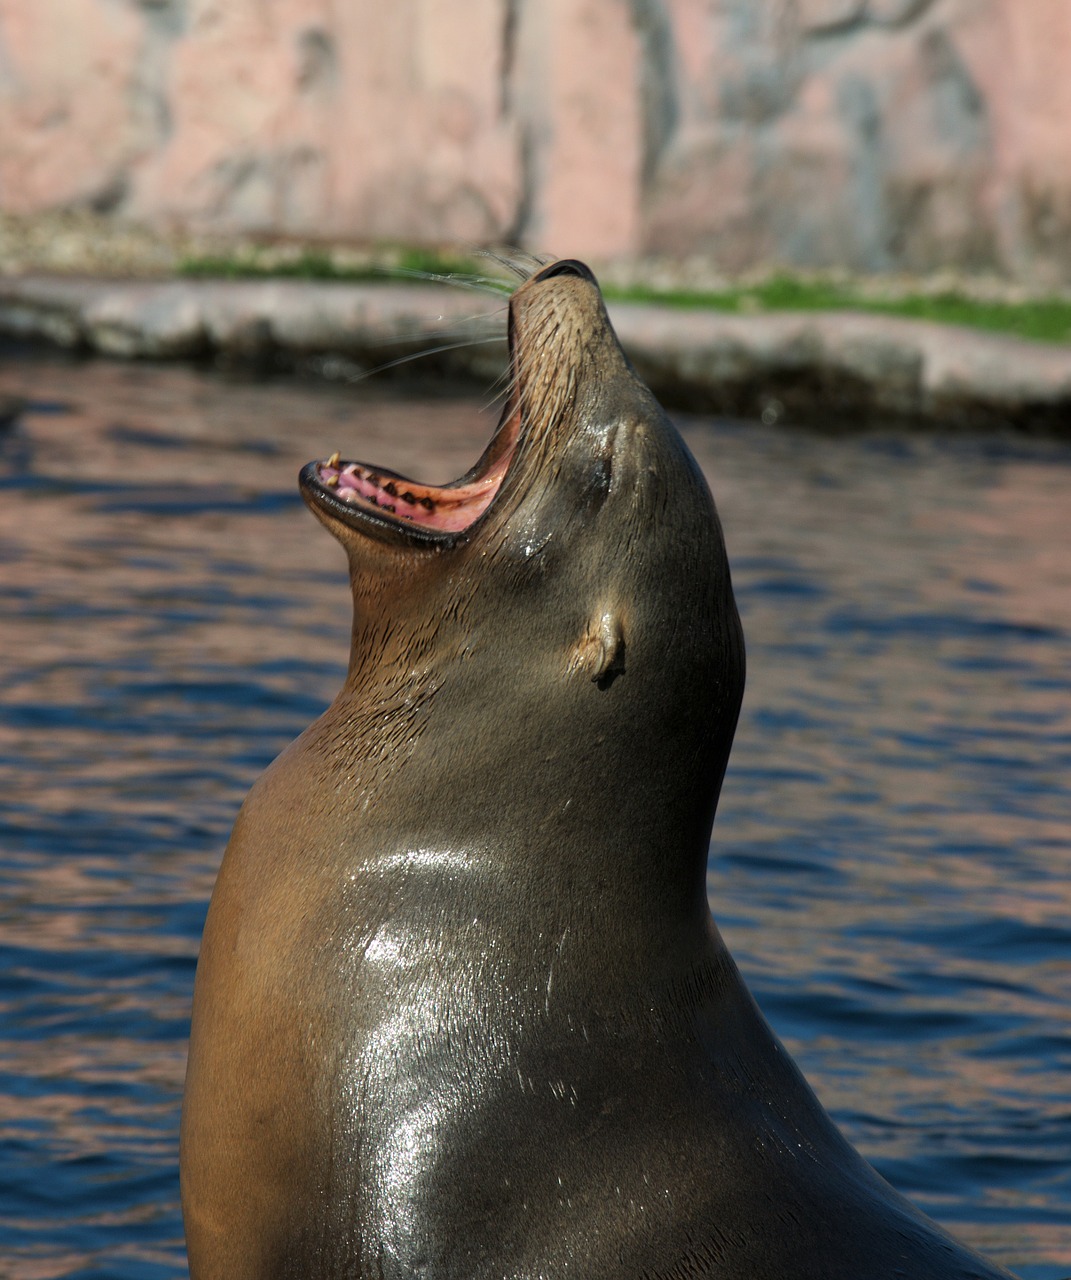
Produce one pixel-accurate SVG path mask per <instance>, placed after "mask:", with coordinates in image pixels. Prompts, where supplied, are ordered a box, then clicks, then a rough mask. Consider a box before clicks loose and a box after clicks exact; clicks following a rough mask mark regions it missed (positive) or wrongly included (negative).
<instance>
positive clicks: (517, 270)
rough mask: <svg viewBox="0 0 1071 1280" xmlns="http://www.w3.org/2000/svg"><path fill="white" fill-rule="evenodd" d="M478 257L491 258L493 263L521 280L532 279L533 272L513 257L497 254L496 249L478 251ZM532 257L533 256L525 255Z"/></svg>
mask: <svg viewBox="0 0 1071 1280" xmlns="http://www.w3.org/2000/svg"><path fill="white" fill-rule="evenodd" d="M475 252H476V256H477V257H479V258H490V259H491V261H492V262H497V263H498V265H499V266H500V267H505V269H506V270H507V271H508V272H510V274H511V275H515V276H516V277H517V278H518V279H519V280H527V279H529V278H530V277H531V275H532V272H531V271H530V270H528V269H527V268H525V267H522V266H521V265H520V263H518V262H516V261H515V260H514V258H512V257H506V256H505V255H504V254H501V253H496V252H495V251H494V249H477V250H476V251H475ZM525 256H528V257H530V256H531V255H530V254H529V255H525Z"/></svg>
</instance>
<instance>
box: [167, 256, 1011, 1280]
mask: <svg viewBox="0 0 1071 1280" xmlns="http://www.w3.org/2000/svg"><path fill="white" fill-rule="evenodd" d="M509 336H510V349H511V356H510V360H511V373H512V381H511V390H510V393H509V398H508V401H507V404H506V407H505V411H504V413H503V417H502V421H501V424H500V425H499V427H498V430H497V431H496V433H495V435H494V437H493V439H492V440H491V443H490V445H489V446H488V448H487V450H486V451H485V453H484V455H483V457H482V458H481V459H480V461H479V462H478V463H477V464H476V466H475V467H474V468H473V469H472V470H471V471H470V472H469V473H468V474H467V475H465V476H463V477H462V478H461V479H459V480H457V481H455V482H454V483H453V484H449V485H446V486H442V487H437V486H431V485H425V484H420V483H417V482H415V481H411V480H408V479H406V478H404V477H402V476H399V475H396V474H393V473H390V472H387V471H385V470H383V469H382V468H377V467H371V466H367V465H363V464H356V463H343V462H342V460H341V459H340V458H339V457H338V455H335V456H334V457H332V458H331V459H328V460H326V461H321V462H317V463H310V464H309V466H307V467H306V468H305V469H304V471H303V472H302V475H301V489H302V492H303V494H304V496H305V499H306V501H307V502H308V504H309V506H310V507H311V508H312V510H313V512H314V513H315V515H316V516H317V517H318V518H319V519H320V520H321V521H322V523H323V524H324V525H326V526H327V528H328V529H329V530H330V531H331V533H333V534H334V535H335V536H336V537H337V538H338V539H339V540H340V541H341V543H342V545H343V546H344V547H345V548H346V550H347V552H348V554H349V560H350V576H351V580H352V587H353V598H354V614H353V632H352V652H351V657H350V666H349V672H348V675H347V678H346V681H345V685H344V687H343V688H342V690H341V692H340V693H339V695H338V697H337V698H336V699H335V701H334V702H333V703H332V705H331V707H330V708H329V709H328V710H327V711H326V712H325V714H324V715H323V716H322V717H321V718H320V719H319V720H318V721H317V722H316V723H315V724H314V725H312V727H311V728H310V729H308V730H307V731H306V732H305V733H304V734H302V736H301V737H300V738H299V739H298V740H297V741H296V742H295V743H294V744H293V745H292V746H291V747H289V748H288V749H287V750H286V751H285V752H284V753H283V754H282V755H281V756H280V757H279V759H278V760H277V761H276V762H275V763H274V764H273V765H272V766H271V767H270V768H269V769H268V771H267V772H266V773H265V774H264V775H263V777H262V778H261V779H260V780H259V781H258V782H257V783H256V785H255V786H254V788H253V790H252V792H251V793H250V795H249V798H248V799H247V800H246V802H245V804H244V806H243V808H242V810H241V813H240V814H239V817H238V820H237V823H236V825H235V828H234V834H233V835H232V837H231V841H230V844H229V845H228V848H227V851H226V855H225V857H224V860H223V864H222V867H221V869H220V873H219V879H218V882H217V884H216V888H215V892H214V894H213V897H212V904H211V908H210V911H209V915H208V921H207V924H206V927H205V933H204V941H203V945H202V949H201V958H200V963H199V966H198V971H197V983H196V994H195V999H194V1011H193V1026H192V1033H191V1040H190V1057H189V1068H188V1074H187V1083H186V1097H185V1106H184V1111H183V1128H182V1192H183V1211H184V1215H185V1221H186V1230H187V1240H188V1244H189V1257H190V1272H191V1276H192V1277H193V1280H209V1278H213V1277H218V1278H220V1280H243V1278H248V1280H274V1278H277V1277H278V1278H283V1277H293V1278H294V1280H297V1278H298V1277H300V1278H301V1280H322V1278H326V1277H343V1276H345V1277H368V1278H372V1277H375V1278H376V1280H403V1278H404V1280H411V1278H412V1277H414V1276H423V1277H428V1278H429V1280H432V1278H434V1280H439V1278H442V1280H460V1278H461V1277H465V1278H466V1280H469V1278H473V1277H479V1278H481V1280H483V1278H486V1280H503V1278H504V1277H509V1278H511V1280H514V1278H515V1280H522V1278H523V1280H537V1278H538V1277H554V1278H555V1280H558V1278H565V1277H577V1278H578V1280H581V1278H582V1280H633V1278H635V1280H639V1278H640V1277H644V1278H645V1280H653V1278H654V1277H664V1278H666V1280H668V1278H669V1277H677V1278H681V1280H683V1278H686V1277H712V1278H713V1277H716V1278H717V1280H892V1278H893V1277H897V1278H902V1277H909V1278H910V1280H966V1278H967V1277H971V1278H972V1280H984V1278H987V1277H988V1278H990V1280H995V1277H998V1276H1005V1277H1006V1276H1007V1275H1008V1273H1007V1272H1005V1271H1002V1270H1000V1269H999V1268H997V1267H995V1266H991V1265H989V1264H987V1263H986V1262H985V1261H983V1260H982V1259H980V1258H979V1257H977V1256H976V1255H975V1254H973V1253H971V1252H970V1251H969V1250H967V1249H966V1248H964V1247H962V1246H960V1245H959V1244H957V1243H955V1242H954V1241H953V1240H952V1239H951V1238H950V1237H949V1236H948V1235H946V1234H945V1232H944V1231H943V1230H942V1229H941V1228H939V1227H938V1226H936V1225H935V1224H933V1223H932V1222H930V1221H929V1220H928V1219H927V1218H925V1217H924V1216H923V1215H922V1214H921V1213H920V1212H919V1211H918V1210H916V1209H915V1208H914V1207H912V1206H911V1205H910V1204H909V1203H908V1202H907V1201H906V1200H904V1199H903V1198H902V1197H901V1196H900V1195H898V1194H897V1193H896V1192H895V1191H893V1190H892V1188H891V1187H889V1186H888V1185H887V1184H886V1183H885V1182H884V1181H883V1180H882V1179H881V1178H880V1177H879V1176H878V1175H877V1173H875V1172H874V1170H873V1169H871V1168H870V1166H869V1165H868V1164H867V1163H866V1162H865V1161H864V1160H863V1159H862V1158H861V1157H860V1156H859V1155H858V1154H857V1153H856V1152H855V1151H854V1150H853V1149H852V1148H851V1147H850V1146H849V1144H848V1143H847V1142H846V1141H845V1139H844V1138H843V1137H842V1136H841V1134H840V1133H839V1132H838V1130H837V1129H836V1127H835V1126H834V1125H833V1123H832V1121H831V1120H830V1119H829V1117H828V1116H827V1115H826V1113H825V1112H824V1111H823V1109H822V1107H821V1106H820V1105H819V1103H818V1101H817V1100H816V1098H815V1096H814V1094H813V1093H812V1092H811V1090H810V1088H809V1087H808V1085H807V1084H806V1082H805V1081H804V1079H803V1077H802V1076H801V1075H800V1073H799V1071H798V1070H797V1068H796V1067H795V1066H794V1064H793V1063H792V1061H791V1060H790V1058H789V1056H788V1054H787V1053H786V1052H785V1050H784V1048H783V1047H782V1045H781V1044H780V1043H779V1042H778V1040H777V1039H776V1038H775V1036H774V1035H773V1033H772V1032H771V1030H770V1029H769V1027H768V1026H767V1024H766V1023H765V1021H764V1020H763V1018H762V1015H761V1014H760V1012H759V1010H758V1008H757V1007H756V1005H755V1003H754V1001H753V1000H752V998H751V996H750V994H749V993H748V991H747V989H746V987H745V986H744V983H743V981H742V980H741V978H740V975H739V974H738V972H737V970H736V967H735V965H734V964H733V961H732V959H731V957H730V956H729V953H728V951H727V950H726V948H725V945H724V943H723V942H722V939H721V937H720V935H719V933H718V931H717V928H716V927H715V925H714V922H713V920H712V919H711V916H710V911H709V908H708V905H707V898H706V874H705V873H706V863H707V851H708V842H709V838H710V831H711V824H712V822H713V819H714V810H715V805H716V802H717V798H718V793H719V790H720V787H721V781H722V776H723V773H724V770H725V766H726V761H727V759H728V755H729V748H730V745H731V742H732V738H733V733H734V730H735V727H736V721H737V715H738V711H739V707H740V700H741V696H742V690H743V682H744V647H743V640H742V635H741V629H740V623H739V619H738V616H737V611H736V606H735V604H734V601H733V593H732V587H731V584H730V578H729V567H728V562H727V559H726V553H725V546H724V542H723V539H722V533H721V528H720V526H719V523H718V518H717V515H716V512H715V508H714V504H713V501H712V499H711V496H710V493H709V490H708V488H707V485H706V483H705V481H704V479H703V476H702V474H701V473H700V471H699V468H698V467H697V466H696V464H695V462H694V460H693V459H692V457H691V455H690V454H689V452H688V450H687V448H686V447H685V445H684V443H683V442H682V440H681V439H680V437H679V435H678V434H677V432H676V430H675V429H674V427H673V426H672V424H671V423H670V422H669V420H668V419H667V418H666V416H665V414H664V413H663V412H662V410H661V409H660V408H659V406H658V404H657V403H656V401H655V400H654V398H653V396H652V395H651V393H650V392H649V391H648V389H647V388H646V387H645V386H644V385H643V383H642V382H641V381H640V380H639V379H638V377H637V376H636V375H635V373H634V372H633V370H632V368H631V366H630V365H629V362H628V360H627V359H626V357H625V356H624V354H623V353H622V351H621V349H620V347H619V345H618V343H617V339H616V337H615V335H614V333H613V330H612V328H611V326H610V323H609V320H608V318H607V315H606V312H605V309H604V307H603V303H602V299H601V296H600V293H599V290H598V286H597V285H596V283H595V279H594V277H593V276H592V274H591V272H590V271H589V270H588V269H587V268H586V267H585V266H583V265H582V264H580V263H578V262H574V261H562V262H556V263H553V264H551V265H550V266H548V267H546V268H545V269H543V270H540V271H539V272H538V273H537V274H535V275H534V276H533V277H532V278H531V279H529V280H528V281H526V282H525V283H524V284H523V285H521V287H519V288H518V289H517V290H516V292H515V293H514V295H513V297H512V299H511V302H510V308H509Z"/></svg>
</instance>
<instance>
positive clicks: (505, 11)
mask: <svg viewBox="0 0 1071 1280" xmlns="http://www.w3.org/2000/svg"><path fill="white" fill-rule="evenodd" d="M1069 57H1071V3H1069V0H465V3H464V4H463V5H460V4H458V3H456V0H392V3H391V4H389V5H387V4H381V3H378V0H377V2H375V3H373V2H372V0H348V2H347V3H345V4H337V3H335V2H334V0H0V210H3V211H6V212H9V213H16V214H19V213H22V214H32V213H34V212H36V211H40V210H44V209H56V208H64V207H89V208H93V209H95V210H98V211H105V212H109V213H114V214H115V215H116V216H118V217H122V218H126V219H136V220H141V221H147V222H149V223H150V224H156V225H159V224H167V223H171V224H175V223H178V224H182V225H185V226H189V227H193V228H204V229H214V230H228V229H233V230H235V231H241V232H246V233H248V232H265V233H269V234H286V235H300V236H315V237H325V238H332V239H349V240H355V241H364V242H367V241H375V240H389V241H418V242H427V243H436V244H444V243H449V242H455V241H469V242H487V241H490V242H498V243H512V244H524V245H527V246H529V247H532V248H539V249H546V250H550V251H560V252H564V253H575V254H580V255H588V256H592V257H595V258H611V257H617V256H623V255H632V254H640V253H670V254H680V255H683V254H692V253H703V254H709V255H711V256H712V257H714V258H715V259H716V260H717V261H718V262H720V263H721V264H723V265H724V266H725V267H726V268H728V269H730V270H733V269H741V268H745V267H748V266H752V265H756V264H786V265H793V266H800V267H807V266H816V267H822V266H833V265H845V266H848V267H850V268H853V269H856V270H863V271H881V270H889V269H908V270H917V271H926V270H932V269H935V268H939V267H944V266H954V267H959V268H964V269H967V270H994V269H995V270H999V271H1003V272H1007V273H1009V274H1012V275H1014V276H1017V277H1019V278H1023V279H1026V280H1029V281H1030V282H1031V283H1034V284H1041V285H1056V284H1069V283H1071V75H1068V74H1067V71H1066V63H1067V61H1068V59H1069Z"/></svg>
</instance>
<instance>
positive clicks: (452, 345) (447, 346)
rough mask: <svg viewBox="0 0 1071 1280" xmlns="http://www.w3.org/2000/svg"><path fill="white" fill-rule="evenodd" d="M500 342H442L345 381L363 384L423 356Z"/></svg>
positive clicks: (498, 338)
mask: <svg viewBox="0 0 1071 1280" xmlns="http://www.w3.org/2000/svg"><path fill="white" fill-rule="evenodd" d="M501 341H502V335H501V334H492V335H491V336H489V337H486V338H464V339H462V340H460V341H458V342H444V343H442V344H440V345H439V346H437V347H423V348H421V350H419V351H410V352H409V353H408V354H407V355H404V356H398V357H397V359H395V360H388V361H387V362H386V363H385V364H377V365H376V366H375V368H373V369H365V370H364V371H363V372H361V373H352V374H349V375H348V376H347V378H346V381H347V382H363V381H364V380H365V378H370V377H371V376H372V375H373V374H374V373H383V372H385V371H386V370H387V369H394V368H396V367H397V366H398V365H400V364H408V363H409V362H410V361H411V360H422V359H424V357H425V356H437V355H441V354H442V353H443V352H444V351H459V350H461V348H463V347H479V346H485V345H487V344H489V343H492V342H501Z"/></svg>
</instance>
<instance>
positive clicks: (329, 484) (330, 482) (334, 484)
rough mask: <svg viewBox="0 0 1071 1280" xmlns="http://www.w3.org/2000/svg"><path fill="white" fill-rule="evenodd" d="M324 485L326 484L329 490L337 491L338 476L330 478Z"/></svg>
mask: <svg viewBox="0 0 1071 1280" xmlns="http://www.w3.org/2000/svg"><path fill="white" fill-rule="evenodd" d="M324 484H326V485H327V487H328V488H329V489H337V488H338V476H328V477H327V479H326V480H325V481H324Z"/></svg>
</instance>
